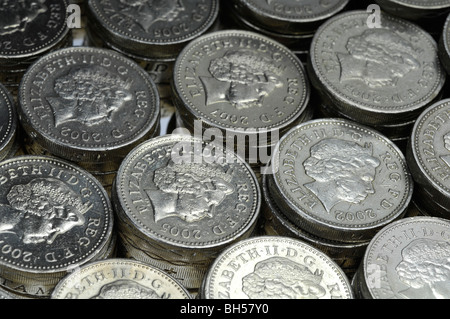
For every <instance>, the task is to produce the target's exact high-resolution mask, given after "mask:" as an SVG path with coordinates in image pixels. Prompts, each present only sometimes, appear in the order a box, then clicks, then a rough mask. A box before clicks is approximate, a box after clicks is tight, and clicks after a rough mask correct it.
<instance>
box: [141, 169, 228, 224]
mask: <svg viewBox="0 0 450 319" xmlns="http://www.w3.org/2000/svg"><path fill="white" fill-rule="evenodd" d="M231 179H232V175H231V174H228V173H227V172H224V171H223V170H222V168H220V167H218V166H217V167H215V166H210V165H208V164H196V163H193V164H175V163H173V162H170V163H169V165H167V166H165V167H161V168H159V169H157V170H156V171H155V174H154V177H153V182H154V183H155V185H156V187H157V189H156V190H146V192H147V194H148V196H149V197H150V199H151V202H152V204H153V207H154V211H155V222H158V221H160V220H162V219H164V218H168V217H174V216H175V217H178V218H180V219H182V220H183V221H185V222H188V223H192V222H196V221H200V220H202V219H204V218H213V217H214V215H215V211H216V207H217V206H219V205H220V204H221V203H222V202H223V201H224V200H225V198H226V197H227V196H228V195H230V194H232V193H233V192H234V190H235V187H234V186H233V185H232V184H231Z"/></svg>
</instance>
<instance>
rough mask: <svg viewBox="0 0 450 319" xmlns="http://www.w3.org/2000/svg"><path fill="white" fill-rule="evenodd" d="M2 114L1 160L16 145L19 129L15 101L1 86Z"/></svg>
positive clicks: (0, 125)
mask: <svg viewBox="0 0 450 319" xmlns="http://www.w3.org/2000/svg"><path fill="white" fill-rule="evenodd" d="M0 114H2V116H1V117H0V159H3V158H5V156H6V155H7V154H8V152H9V150H10V149H11V147H12V144H13V143H14V138H15V136H16V129H17V117H16V109H15V105H14V101H13V99H12V97H11V95H10V94H9V93H8V91H7V90H6V88H5V87H4V86H3V85H0Z"/></svg>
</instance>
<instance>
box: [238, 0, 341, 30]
mask: <svg viewBox="0 0 450 319" xmlns="http://www.w3.org/2000/svg"><path fill="white" fill-rule="evenodd" d="M234 2H235V3H236V5H237V7H238V8H239V9H240V11H241V10H244V11H243V15H245V16H248V18H249V19H252V20H254V21H255V22H257V23H258V24H260V25H264V26H266V27H267V28H270V27H272V28H273V29H272V30H273V31H278V30H279V33H286V34H289V33H306V31H305V24H307V23H311V22H322V21H324V20H326V19H327V18H329V17H331V16H333V15H335V14H336V13H338V12H339V11H341V10H342V9H344V7H345V6H346V5H347V4H348V2H349V0H320V1H317V0H300V1H295V2H293V1H289V0H235V1H234Z"/></svg>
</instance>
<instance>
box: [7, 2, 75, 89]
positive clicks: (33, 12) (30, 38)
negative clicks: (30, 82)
mask: <svg viewBox="0 0 450 319" xmlns="http://www.w3.org/2000/svg"><path fill="white" fill-rule="evenodd" d="M67 6H68V2H67V0H41V1H16V0H5V1H3V2H2V5H1V6H0V21H1V23H0V44H1V45H0V82H1V83H3V84H4V85H5V86H6V87H7V88H8V89H9V90H10V91H11V93H13V95H14V96H15V95H16V94H17V90H18V87H19V84H20V81H21V78H22V76H23V74H24V73H25V71H26V70H27V68H28V67H29V66H30V65H31V64H32V63H33V62H34V61H35V60H36V59H37V58H39V57H40V56H42V55H45V54H46V53H48V52H50V51H53V50H56V49H59V48H62V47H66V46H68V45H69V44H70V42H71V40H70V35H71V33H70V32H69V28H68V26H67V18H66V17H67V12H66V11H67Z"/></svg>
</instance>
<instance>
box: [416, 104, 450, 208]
mask: <svg viewBox="0 0 450 319" xmlns="http://www.w3.org/2000/svg"><path fill="white" fill-rule="evenodd" d="M407 158H408V163H409V165H410V167H411V172H412V174H413V177H414V179H415V180H416V181H417V182H418V183H419V184H420V185H422V186H425V187H427V188H428V189H430V188H431V189H433V192H432V193H433V194H434V193H435V194H439V197H441V198H446V199H447V204H448V203H450V100H448V99H447V100H442V101H440V102H438V103H436V104H434V105H433V106H431V107H429V108H428V109H427V110H425V111H424V112H423V113H422V114H421V115H420V117H419V118H418V119H417V122H416V124H415V126H414V129H413V132H412V135H411V144H410V145H409V150H408V153H407Z"/></svg>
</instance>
